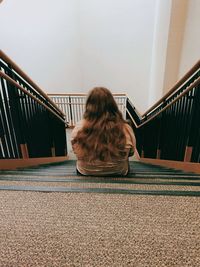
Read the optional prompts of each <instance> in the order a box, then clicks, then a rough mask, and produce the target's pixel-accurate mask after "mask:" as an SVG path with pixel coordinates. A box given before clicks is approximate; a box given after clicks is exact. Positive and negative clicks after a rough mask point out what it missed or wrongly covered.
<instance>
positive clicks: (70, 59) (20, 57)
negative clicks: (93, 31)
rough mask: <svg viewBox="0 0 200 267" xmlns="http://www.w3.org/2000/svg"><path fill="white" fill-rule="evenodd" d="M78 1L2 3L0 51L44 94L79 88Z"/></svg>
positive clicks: (20, 0) (43, 0)
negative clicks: (43, 91) (42, 90)
mask: <svg viewBox="0 0 200 267" xmlns="http://www.w3.org/2000/svg"><path fill="white" fill-rule="evenodd" d="M78 6H79V0H59V1H53V0H42V1H40V0H34V1H27V0H17V1H12V0H4V1H3V2H2V3H1V4H0V25H1V29H0V49H2V50H3V51H4V52H5V53H6V54H7V55H8V56H9V57H10V58H11V59H13V60H14V61H15V62H16V63H17V64H18V65H19V66H20V67H21V68H22V69H23V70H24V71H25V72H26V73H27V74H28V75H29V76H30V77H31V78H32V79H33V80H34V81H35V82H36V83H37V84H38V85H39V86H41V88H42V89H44V90H45V91H48V92H51V91H52V92H55V91H58V92H59V91H63V90H66V91H67V90H71V89H72V90H73V89H74V88H80V87H81V84H80V68H79V66H80V62H79V60H80V58H79V27H78V26H79V25H78V12H77V11H78Z"/></svg>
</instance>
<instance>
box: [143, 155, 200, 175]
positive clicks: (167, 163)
mask: <svg viewBox="0 0 200 267" xmlns="http://www.w3.org/2000/svg"><path fill="white" fill-rule="evenodd" d="M140 161H141V162H144V163H149V164H153V165H158V166H163V167H168V168H172V169H176V170H182V171H186V172H193V173H197V174H200V163H196V162H184V161H175V160H164V159H152V158H141V159H140Z"/></svg>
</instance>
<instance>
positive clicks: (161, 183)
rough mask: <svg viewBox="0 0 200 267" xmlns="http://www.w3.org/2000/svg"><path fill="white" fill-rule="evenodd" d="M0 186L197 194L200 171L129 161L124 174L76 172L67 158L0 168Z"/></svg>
mask: <svg viewBox="0 0 200 267" xmlns="http://www.w3.org/2000/svg"><path fill="white" fill-rule="evenodd" d="M0 190H16V191H39V192H63V193H67V192H81V193H106V194H136V195H168V196H200V175H198V174H193V173H186V172H182V171H178V170H173V169H169V168H164V167H159V166H154V165H150V164H145V163H141V162H133V161H132V162H130V173H129V175H128V176H127V177H88V176H79V175H77V174H76V166H75V161H74V160H68V161H66V162H64V163H56V164H51V165H43V166H39V167H32V168H26V169H18V170H8V171H1V172H0Z"/></svg>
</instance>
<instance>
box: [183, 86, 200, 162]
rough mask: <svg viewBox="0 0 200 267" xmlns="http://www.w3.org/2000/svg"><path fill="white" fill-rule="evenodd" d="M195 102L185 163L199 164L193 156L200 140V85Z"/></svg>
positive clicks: (196, 157) (197, 88)
mask: <svg viewBox="0 0 200 267" xmlns="http://www.w3.org/2000/svg"><path fill="white" fill-rule="evenodd" d="M195 89H196V90H195V94H194V98H193V99H194V102H193V106H192V112H191V119H190V122H189V123H190V130H189V135H188V142H187V146H186V148H185V155H184V161H186V162H187V161H188V162H190V161H194V162H198V157H199V155H198V156H195V155H194V156H193V153H194V152H195V150H196V146H197V145H198V140H199V131H200V126H199V118H200V85H198V86H197V87H196V88H195ZM197 154H199V153H197Z"/></svg>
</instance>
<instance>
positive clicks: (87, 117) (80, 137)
mask: <svg viewBox="0 0 200 267" xmlns="http://www.w3.org/2000/svg"><path fill="white" fill-rule="evenodd" d="M124 123H125V121H124V119H123V117H122V114H121V112H120V111H119V109H118V106H117V104H116V102H115V100H114V98H113V95H112V94H111V92H110V91H109V90H108V89H107V88H104V87H95V88H94V89H92V90H91V91H90V92H89V94H88V98H87V101H86V108H85V113H84V124H83V127H82V129H81V130H80V131H79V132H78V134H77V136H76V138H75V139H74V141H73V142H74V144H73V145H74V147H75V153H76V154H77V156H78V157H79V158H84V159H87V160H89V161H90V160H98V159H99V160H102V161H106V160H112V159H117V158H119V157H122V156H124V155H125V154H126V152H125V144H126V138H125V134H124V130H123V129H124Z"/></svg>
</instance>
